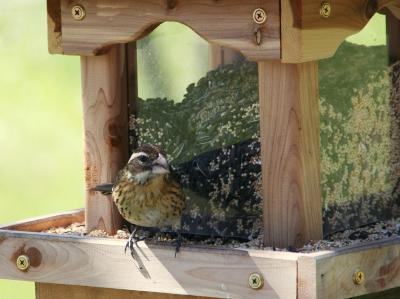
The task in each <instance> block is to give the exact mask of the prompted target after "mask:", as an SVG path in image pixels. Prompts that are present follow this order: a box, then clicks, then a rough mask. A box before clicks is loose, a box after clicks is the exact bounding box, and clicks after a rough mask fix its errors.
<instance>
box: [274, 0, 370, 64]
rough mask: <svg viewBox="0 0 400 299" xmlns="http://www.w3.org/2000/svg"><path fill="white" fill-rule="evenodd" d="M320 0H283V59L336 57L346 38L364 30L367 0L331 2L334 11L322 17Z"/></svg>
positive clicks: (297, 61)
mask: <svg viewBox="0 0 400 299" xmlns="http://www.w3.org/2000/svg"><path fill="white" fill-rule="evenodd" d="M321 2H323V1H320V0H281V42H282V57H281V58H282V62H286V63H299V62H306V61H313V60H319V59H323V58H328V57H331V56H333V54H334V53H335V52H336V50H337V48H338V47H339V46H340V44H341V43H342V42H343V41H344V40H345V38H346V37H348V36H350V35H352V34H355V33H357V32H358V31H360V30H361V29H362V28H363V27H364V26H365V25H366V24H367V22H368V20H369V18H370V17H371V16H372V15H373V13H374V12H373V13H372V15H370V16H367V14H366V7H367V2H368V1H367V0H352V1H349V0H335V1H327V2H329V3H330V4H331V7H332V11H331V15H330V17H329V18H323V17H321V15H320V13H319V11H320V7H321Z"/></svg>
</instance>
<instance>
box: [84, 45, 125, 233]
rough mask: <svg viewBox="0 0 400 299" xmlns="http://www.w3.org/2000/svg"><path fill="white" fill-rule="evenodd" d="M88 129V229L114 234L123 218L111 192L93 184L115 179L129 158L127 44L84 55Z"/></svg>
mask: <svg viewBox="0 0 400 299" xmlns="http://www.w3.org/2000/svg"><path fill="white" fill-rule="evenodd" d="M81 70H82V92H83V115H84V130H85V135H84V136H85V181H86V215H85V220H86V229H87V230H88V231H92V230H93V229H103V230H105V231H107V232H108V233H110V234H114V233H115V232H116V230H117V229H119V228H120V227H121V226H122V218H121V216H120V214H119V213H118V210H117V208H116V207H115V205H114V203H113V201H112V198H111V196H104V195H102V194H100V193H99V192H94V191H91V188H93V187H95V186H96V185H98V184H101V183H110V182H113V181H114V179H115V176H116V175H117V173H118V171H119V170H120V169H121V168H122V167H123V166H124V164H125V163H126V162H127V161H128V102H127V101H128V100H127V93H128V86H127V78H126V77H127V74H126V57H125V47H124V45H117V46H112V47H111V48H110V49H109V51H108V52H107V53H106V54H104V55H100V56H96V57H82V58H81Z"/></svg>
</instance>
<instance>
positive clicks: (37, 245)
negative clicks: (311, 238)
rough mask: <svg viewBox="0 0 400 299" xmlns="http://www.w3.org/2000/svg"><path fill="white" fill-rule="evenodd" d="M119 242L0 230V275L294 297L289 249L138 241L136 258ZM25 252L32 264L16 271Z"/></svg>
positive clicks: (228, 295) (162, 289) (189, 292)
mask: <svg viewBox="0 0 400 299" xmlns="http://www.w3.org/2000/svg"><path fill="white" fill-rule="evenodd" d="M124 246H125V240H113V239H91V238H83V237H74V236H65V235H64V236H60V235H50V234H39V233H22V232H13V231H1V230H0V264H1V265H2V266H1V267H0V278H5V279H16V280H29V281H35V282H41V283H56V284H66V285H81V286H92V287H103V288H113V289H124V290H136V291H146V292H157V293H167V294H180V295H193V296H205V297H216V298H241V299H246V298H251V299H257V298H260V299H261V298H263V299H264V298H271V299H278V298H285V299H295V298H296V275H297V274H296V272H297V263H296V259H297V256H296V254H295V253H287V252H272V251H255V250H227V249H225V250H224V249H206V248H193V247H185V246H183V247H182V249H181V252H180V253H179V254H178V255H177V257H176V258H175V257H174V247H173V246H157V245H151V246H149V247H148V246H146V244H145V243H143V242H139V246H140V249H136V261H138V263H139V264H140V265H141V266H142V270H139V268H138V267H137V262H135V261H134V260H132V257H131V256H130V255H129V254H124ZM19 254H26V255H28V256H29V258H30V259H31V261H34V264H35V266H32V267H30V268H29V270H28V271H26V272H21V271H19V270H18V269H17V268H16V266H15V260H16V258H17V256H18V255H19ZM252 272H259V273H261V274H262V275H263V276H264V279H265V284H264V287H263V288H262V289H260V290H252V289H251V288H250V287H249V286H248V277H249V275H250V273H252Z"/></svg>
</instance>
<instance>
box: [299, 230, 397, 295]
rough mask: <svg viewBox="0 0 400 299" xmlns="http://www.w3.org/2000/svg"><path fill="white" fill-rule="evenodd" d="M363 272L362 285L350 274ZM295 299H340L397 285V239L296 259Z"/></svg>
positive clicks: (380, 290)
mask: <svg viewBox="0 0 400 299" xmlns="http://www.w3.org/2000/svg"><path fill="white" fill-rule="evenodd" d="M357 270H361V271H363V272H364V273H365V282H364V283H363V284H362V285H356V284H354V283H353V274H354V272H355V271H357ZM298 275H299V298H298V299H306V298H307V299H314V298H318V299H319V298H324V299H340V298H350V297H356V296H361V295H364V294H370V293H375V292H382V291H384V290H388V289H391V288H395V287H398V286H400V238H399V237H396V238H393V239H391V240H385V241H379V242H373V243H372V244H362V245H359V246H354V247H351V248H345V249H342V250H336V251H332V252H325V253H324V252H320V253H315V254H310V255H304V256H300V257H299V259H298Z"/></svg>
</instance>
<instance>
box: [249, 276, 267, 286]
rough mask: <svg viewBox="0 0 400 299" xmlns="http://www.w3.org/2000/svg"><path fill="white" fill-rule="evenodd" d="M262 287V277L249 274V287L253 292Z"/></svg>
mask: <svg viewBox="0 0 400 299" xmlns="http://www.w3.org/2000/svg"><path fill="white" fill-rule="evenodd" d="M263 285H264V277H263V276H262V274H260V273H256V272H255V273H251V274H250V276H249V286H250V287H251V288H252V289H253V290H259V289H261V288H262V287H263Z"/></svg>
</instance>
